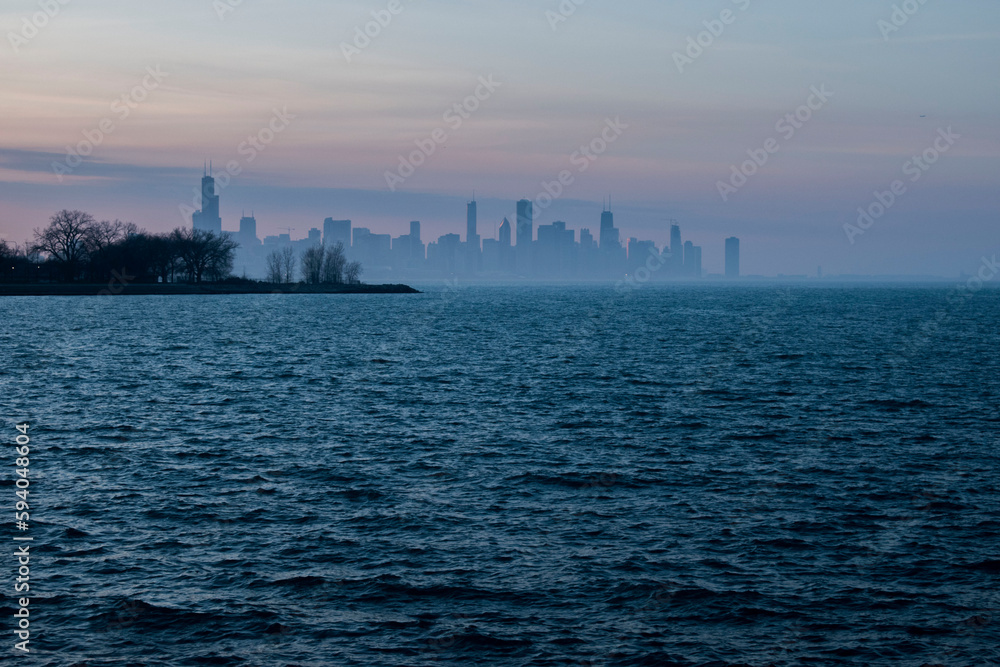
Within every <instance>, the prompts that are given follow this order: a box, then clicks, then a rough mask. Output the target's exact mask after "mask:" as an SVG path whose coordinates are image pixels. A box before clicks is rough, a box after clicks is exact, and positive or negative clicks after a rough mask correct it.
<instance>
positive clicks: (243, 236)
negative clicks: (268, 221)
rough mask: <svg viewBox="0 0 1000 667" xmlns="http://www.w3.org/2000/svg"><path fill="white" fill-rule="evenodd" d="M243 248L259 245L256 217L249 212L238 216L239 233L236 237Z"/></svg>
mask: <svg viewBox="0 0 1000 667" xmlns="http://www.w3.org/2000/svg"><path fill="white" fill-rule="evenodd" d="M237 240H238V241H239V243H240V245H241V246H243V247H244V248H247V247H250V246H256V245H260V240H259V239H258V238H257V218H255V217H254V216H253V213H251V214H250V215H249V216H248V215H244V216H243V217H241V218H240V233H239V235H238V239H237Z"/></svg>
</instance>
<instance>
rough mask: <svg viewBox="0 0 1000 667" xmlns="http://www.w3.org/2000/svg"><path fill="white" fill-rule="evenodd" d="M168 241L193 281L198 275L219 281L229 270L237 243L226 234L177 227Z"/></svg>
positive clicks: (199, 280)
mask: <svg viewBox="0 0 1000 667" xmlns="http://www.w3.org/2000/svg"><path fill="white" fill-rule="evenodd" d="M170 240H171V242H172V243H173V245H174V246H175V247H176V251H177V255H178V256H179V257H180V260H181V262H182V263H183V264H184V269H185V270H186V271H187V273H188V276H189V277H190V278H191V280H193V281H194V282H196V283H200V282H201V281H202V278H208V279H210V280H222V279H224V278H227V277H229V275H230V273H232V270H233V256H234V255H235V253H236V248H238V247H239V244H238V243H236V242H235V241H233V240H232V238H230V236H229V235H228V234H222V235H221V236H217V235H215V234H213V233H212V232H206V231H204V230H202V229H188V228H177V229H175V230H174V231H173V233H172V234H171V235H170Z"/></svg>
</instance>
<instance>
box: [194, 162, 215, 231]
mask: <svg viewBox="0 0 1000 667" xmlns="http://www.w3.org/2000/svg"><path fill="white" fill-rule="evenodd" d="M191 224H192V226H193V227H194V228H195V229H200V230H202V231H206V232H212V233H213V234H222V217H221V216H220V215H219V195H218V194H216V192H215V179H214V178H212V176H211V175H210V174H209V169H208V168H207V167H206V169H205V173H204V176H202V179H201V210H200V211H195V213H194V215H192V216H191Z"/></svg>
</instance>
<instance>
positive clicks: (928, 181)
mask: <svg viewBox="0 0 1000 667" xmlns="http://www.w3.org/2000/svg"><path fill="white" fill-rule="evenodd" d="M56 4H57V5H58V12H57V13H56V15H54V16H51V17H45V18H44V21H43V23H44V25H43V26H41V27H39V26H34V25H33V24H32V21H33V17H34V15H35V13H36V12H37V11H38V6H37V5H36V4H35V3H26V4H25V5H24V6H16V7H15V6H13V5H10V6H8V7H7V8H6V9H5V10H3V11H0V28H2V29H3V30H2V32H3V33H4V35H5V37H6V38H7V39H6V40H5V44H4V49H3V50H4V53H3V55H2V57H3V58H6V60H5V61H4V62H5V64H6V65H8V66H7V67H5V68H4V69H3V73H2V74H0V76H2V77H3V83H4V89H5V92H6V97H5V106H4V114H5V126H4V128H3V129H2V130H0V237H3V238H7V239H12V240H15V241H23V240H24V239H26V238H27V237H29V236H30V234H31V230H32V229H33V228H35V227H38V226H41V225H43V224H44V223H45V220H46V219H47V217H48V216H49V215H51V213H52V212H53V211H55V210H59V209H63V208H69V209H82V210H88V211H92V212H93V213H94V215H95V216H97V217H99V218H115V217H119V218H122V219H130V220H133V221H135V222H136V223H137V224H139V225H141V226H144V227H146V228H149V229H151V230H154V231H165V230H168V229H171V228H173V227H176V226H177V225H179V224H182V220H181V215H180V214H179V212H178V206H179V205H180V204H182V203H185V202H186V203H188V204H190V201H191V190H192V187H191V185H190V181H189V174H190V169H191V167H192V166H194V165H198V166H199V167H200V166H201V163H202V160H203V158H204V157H214V167H215V171H216V172H220V171H221V172H226V171H227V170H228V165H230V164H233V166H234V167H235V169H234V171H235V170H238V171H239V173H238V175H234V176H232V177H231V183H230V184H229V185H228V186H227V187H226V188H225V191H224V192H225V198H226V200H227V201H229V202H231V203H232V205H233V207H232V208H226V205H225V204H223V210H222V217H223V218H224V220H225V221H226V224H227V226H232V225H233V224H234V223H235V220H234V217H235V216H236V214H237V213H238V212H239V210H240V208H242V207H243V206H245V207H247V208H248V209H249V208H253V209H255V210H256V211H257V213H258V217H259V219H260V220H261V225H262V227H266V226H267V225H270V224H274V225H275V226H276V227H277V226H281V227H284V226H287V227H293V228H301V227H306V228H308V227H311V226H313V225H315V222H312V221H314V220H315V219H316V218H317V217H319V218H320V219H321V220H322V219H323V218H324V217H326V216H328V215H330V212H329V211H330V210H336V211H340V213H339V214H338V215H341V216H343V217H345V218H347V217H350V218H355V219H362V218H363V219H366V223H367V224H370V225H371V227H372V228H381V229H389V225H390V224H393V225H394V224H397V223H398V221H400V220H401V219H402V220H406V219H408V218H420V219H421V220H423V221H424V223H425V226H426V228H427V231H428V232H433V233H434V234H439V233H440V234H443V233H445V232H446V230H448V229H454V222H453V221H454V219H455V215H454V211H455V209H456V204H458V206H462V205H463V204H464V202H465V201H467V198H468V196H469V195H468V194H466V193H471V192H472V191H473V190H476V191H477V198H478V202H479V206H478V208H479V210H478V220H479V222H478V224H479V229H480V233H481V234H482V235H484V236H486V235H489V234H490V233H491V232H492V223H493V222H494V221H500V220H502V219H503V218H504V217H508V218H509V219H511V222H512V224H514V225H515V226H516V222H517V221H516V213H514V212H511V211H510V209H509V206H508V205H507V202H508V201H510V200H511V199H514V200H516V199H517V198H519V197H526V198H528V199H529V200H531V201H533V202H536V205H535V209H536V211H535V213H536V219H537V220H536V224H550V223H552V222H554V221H558V220H567V221H573V220H574V219H578V218H581V217H583V211H584V210H586V209H588V208H590V207H593V206H594V205H599V202H600V201H601V200H602V199H603V198H604V197H605V196H606V195H607V193H609V192H610V193H611V194H613V196H614V199H615V201H617V202H620V204H618V206H616V211H617V212H618V213H619V216H620V217H621V218H622V219H623V220H625V219H627V220H628V221H629V225H628V226H629V228H630V229H633V230H634V232H633V233H634V235H636V236H637V237H640V238H655V237H656V236H657V234H662V233H663V225H664V222H665V220H668V219H671V218H676V219H678V220H683V221H692V222H693V221H696V224H695V225H693V226H692V225H688V226H689V228H691V232H690V233H691V234H699V235H700V234H702V233H703V232H704V233H705V235H706V236H705V238H704V239H702V238H700V237H697V238H695V242H696V243H702V244H704V245H705V246H706V247H707V246H708V242H709V241H710V240H711V239H712V238H715V237H716V236H718V235H728V234H737V235H739V236H740V238H741V239H743V241H744V243H745V244H747V245H749V246H752V247H754V248H757V249H759V252H754V253H753V254H752V256H748V257H747V258H746V261H745V267H744V269H745V271H746V272H747V273H752V274H767V275H774V274H777V273H790V274H812V273H814V272H815V271H816V268H817V266H818V265H819V264H822V265H823V266H824V267H825V268H826V270H827V272H829V273H832V274H841V273H856V274H907V273H908V274H936V275H942V276H953V275H957V274H958V273H960V272H963V271H965V272H969V271H972V270H975V267H976V266H978V264H979V260H980V258H981V257H982V256H983V255H986V256H989V255H990V253H991V251H992V250H993V249H994V245H995V242H994V239H995V234H994V233H993V230H994V228H995V221H996V216H997V212H998V211H1000V194H998V193H997V189H996V188H995V184H994V182H993V181H994V179H993V176H992V174H993V173H995V167H996V165H997V163H998V160H1000V129H998V128H1000V122H997V121H998V118H997V114H998V113H1000V111H998V109H1000V104H997V102H998V99H997V96H998V93H997V92H996V90H995V89H994V87H992V86H988V85H983V82H984V81H989V80H991V77H992V72H991V69H990V64H991V63H992V62H995V59H996V58H995V57H996V53H997V44H998V43H1000V34H998V33H997V31H996V30H995V29H994V28H991V26H996V25H998V23H1000V21H998V19H1000V7H997V6H993V5H987V6H982V5H981V4H980V3H973V2H968V1H965V0H959V1H957V2H952V3H947V4H942V3H914V6H915V7H917V9H916V11H915V12H914V13H913V14H912V15H910V14H905V13H904V14H903V15H902V16H901V17H900V16H897V15H895V12H894V7H895V6H896V5H898V4H899V3H897V2H893V1H889V0H886V1H885V2H876V3H860V2H853V1H852V2H849V3H847V4H846V5H845V4H843V3H842V4H838V5H836V6H829V7H827V6H817V7H813V6H809V7H806V6H804V5H802V4H801V3H794V2H791V1H790V0H779V1H778V2H774V3H766V4H765V3H756V2H752V1H751V0H738V1H736V2H732V1H723V2H720V3H719V4H718V6H704V5H701V6H675V5H669V4H666V3H654V2H650V1H647V0H638V1H637V2H635V3H632V4H630V5H629V6H628V7H620V6H617V5H614V6H612V5H608V4H606V3H598V2H593V1H589V2H584V3H579V4H578V3H568V5H567V3H563V5H560V3H558V2H555V1H554V0H553V1H552V2H543V3H534V2H527V1H525V0H512V2H509V3H504V5H503V6H502V7H499V6H498V7H490V6H484V5H480V4H476V3H470V4H462V3H459V4H456V3H444V4H441V5H433V6H424V5H419V4H416V3H413V4H412V5H411V4H410V3H408V2H401V6H402V10H401V11H400V13H398V14H393V15H391V16H392V18H391V21H390V22H388V23H387V24H386V25H384V26H382V25H380V24H378V23H375V24H372V23H371V22H372V21H374V20H375V19H374V18H373V12H374V13H375V15H378V16H382V14H379V12H383V13H384V12H385V11H387V10H386V5H385V4H384V3H382V2H371V3H369V2H358V3H318V2H312V1H307V0H294V1H292V2H288V3H283V4H282V5H281V6H274V5H266V4H261V3H236V4H235V5H234V4H233V3H230V2H228V0H226V1H225V2H222V3H214V4H213V3H211V2H205V1H202V0H178V1H177V2H176V3H172V4H171V6H170V7H169V9H168V8H163V7H139V6H134V7H133V6H130V5H127V4H126V5H121V4H120V3H112V2H110V0H95V1H94V2H90V3H85V4H79V3H66V4H62V3H56ZM215 5H221V7H222V9H219V8H218V7H217V6H215ZM564 5H567V6H569V9H566V7H565V6H564ZM848 8H849V9H850V11H847V9H848ZM570 10H572V11H570ZM725 12H728V13H725ZM383 19H384V16H383ZM723 19H725V20H723ZM25 21H27V24H26V23H25ZM26 25H29V26H30V27H25V26H26ZM370 25H374V26H375V27H374V28H371V30H370V32H372V33H373V34H374V35H375V36H373V37H368V38H367V39H368V42H369V43H366V40H365V39H363V38H361V37H358V31H359V30H360V31H361V34H364V31H365V30H366V29H368V28H369V27H370ZM887 26H888V27H887ZM12 36H13V37H12ZM191 43H198V44H199V45H200V47H199V48H198V49H191V48H190V44H191ZM610 44H616V45H618V47H617V48H614V49H611V48H608V47H607V46H606V45H610ZM345 46H346V48H345ZM956 46H960V47H961V48H955V47H956ZM595 47H596V48H595ZM456 52H459V53H462V54H463V57H462V58H461V59H455V58H453V57H451V55H452V54H454V53H456ZM387 175H388V178H387ZM561 176H564V178H560V177H561ZM918 177H919V178H918ZM914 178H916V179H917V180H911V179H914ZM897 181H898V182H899V186H898V187H897V190H898V191H899V192H900V193H901V194H894V193H893V192H892V187H893V186H894V185H895V184H896V182H897ZM553 193H556V194H553ZM546 196H549V197H551V198H552V199H553V201H552V203H551V205H549V206H547V207H546V208H544V209H542V208H541V207H539V206H538V205H537V202H538V201H540V200H541V201H546V199H545V197H546ZM882 201H885V202H891V204H890V205H889V206H886V205H885V204H883V203H882ZM880 207H881V208H880ZM882 209H888V210H882ZM870 212H874V213H870ZM459 216H461V211H460V213H459ZM866 216H867V217H866ZM265 221H268V222H265ZM270 221H273V223H272V222H270ZM859 221H860V222H861V225H863V227H862V226H858V222H859ZM942 221H947V224H942ZM848 225H853V226H856V227H858V230H859V231H860V232H861V233H858V231H855V230H852V229H845V226H848ZM266 231H273V230H266ZM514 231H515V233H514V238H515V242H516V229H515V230H514ZM667 233H669V232H668V231H667ZM660 242H661V243H662V242H664V240H663V239H662V238H661V239H660ZM705 262H706V267H707V268H708V269H709V270H711V271H720V270H722V265H721V262H719V260H717V259H714V258H711V257H709V256H706V257H705Z"/></svg>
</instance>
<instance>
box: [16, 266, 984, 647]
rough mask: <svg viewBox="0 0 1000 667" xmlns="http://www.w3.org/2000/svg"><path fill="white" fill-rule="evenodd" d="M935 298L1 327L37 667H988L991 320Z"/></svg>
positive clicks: (325, 306)
mask: <svg viewBox="0 0 1000 667" xmlns="http://www.w3.org/2000/svg"><path fill="white" fill-rule="evenodd" d="M948 297H949V292H948V290H947V289H931V288H861V287H859V288H850V289H833V288H828V289H815V288H812V289H810V288H799V287H793V288H781V287H768V286H761V287H756V288H754V287H739V288H726V287H661V288H657V287H646V288H643V289H642V290H639V291H638V292H637V293H636V294H635V295H633V296H631V297H623V296H619V295H616V294H615V292H614V291H613V290H612V289H611V288H583V287H564V288H558V287H546V288H514V287H509V288H479V287H469V288H462V287H460V288H458V289H457V290H447V291H442V290H431V291H429V292H427V293H425V294H422V295H416V296H405V295H400V296H397V295H383V296H378V295H364V296H342V295H341V296H335V295H320V296H304V295H302V296H298V295H291V296H270V295H269V296H232V297H169V298H164V297H130V298H105V299H87V298H76V299H73V298H17V299H14V298H11V299H5V300H2V301H0V315H2V320H0V341H2V349H3V350H4V351H5V352H6V354H5V358H6V361H5V363H4V365H3V371H2V372H3V374H2V375H0V389H2V395H0V408H2V414H0V418H2V419H3V420H4V423H6V424H7V426H5V427H4V428H6V429H7V430H6V432H5V434H4V437H5V440H6V441H8V442H9V441H10V440H12V438H13V435H15V434H14V432H13V427H12V424H13V423H14V422H15V421H16V420H20V419H30V420H31V422H32V424H33V425H34V426H33V443H32V445H33V451H32V457H31V459H32V468H33V469H34V474H35V479H34V480H33V482H34V484H33V486H32V492H33V495H32V500H33V506H32V518H33V520H34V522H35V528H34V530H33V534H34V535H35V537H36V543H35V547H34V548H35V556H36V557H35V559H34V560H33V561H32V577H33V579H34V582H35V588H34V589H33V594H34V595H35V596H36V598H35V600H34V602H33V604H34V608H33V617H32V618H33V620H34V624H33V629H34V630H35V632H36V634H35V636H34V637H33V643H32V646H33V648H35V649H37V652H36V653H33V654H32V656H31V658H28V659H24V658H21V660H24V662H23V663H22V664H28V662H27V660H30V661H31V663H32V664H37V665H71V664H77V665H202V664H216V665H379V666H382V665H384V666H403V665H433V664H454V665H473V664H479V665H494V664H495V665H594V666H597V665H720V666H721V665H755V666H756V665H760V666H763V665H808V664H812V665H837V664H857V665H882V664H885V665H913V666H918V665H925V664H927V665H932V664H942V665H997V664H1000V649H998V648H997V641H996V638H997V635H998V632H997V629H998V627H1000V625H998V624H1000V589H998V583H1000V582H998V577H1000V539H998V531H1000V492H998V485H1000V475H998V472H1000V466H998V457H997V440H998V434H997V433H998V432H997V428H998V425H1000V413H998V405H1000V372H998V370H1000V369H998V365H1000V364H998V360H997V349H998V342H1000V336H998V329H997V326H998V324H997V323H998V315H1000V291H984V292H980V293H979V294H977V295H976V296H975V297H974V298H972V299H970V300H968V301H967V302H964V303H961V304H950V305H949V303H948ZM8 451H9V450H8ZM8 458H12V457H8ZM4 465H5V466H6V467H7V468H8V472H7V473H5V476H4V480H5V482H4V486H3V487H2V488H3V489H4V491H3V494H4V496H7V500H6V501H4V500H2V499H0V503H2V502H7V501H10V504H11V505H13V498H12V497H13V491H14V488H13V474H12V469H13V460H11V461H10V465H9V466H7V464H4ZM11 511H13V508H12V507H11ZM11 518H12V517H11ZM5 530H6V529H5ZM8 560H9V559H8ZM0 576H2V577H3V578H4V580H7V581H12V579H13V576H14V575H13V567H12V566H9V563H8V565H5V566H4V569H3V572H2V573H0ZM0 588H2V590H3V591H4V595H5V596H7V597H5V598H4V599H3V604H4V610H3V614H4V616H5V617H7V618H9V613H12V611H13V606H12V605H13V602H12V600H11V597H10V590H11V589H12V585H9V584H3V585H2V586H0ZM7 627H8V628H12V627H13V624H12V623H10V624H9V625H8V626H7ZM5 632H6V631H5ZM12 637H13V635H12V633H11V634H10V635H8V640H7V641H8V642H9V644H10V645H12V644H13V641H12ZM0 654H3V655H12V652H10V651H9V650H8V647H3V649H2V650H0Z"/></svg>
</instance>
